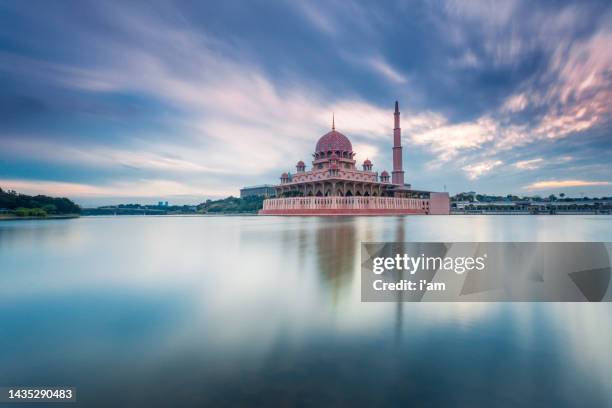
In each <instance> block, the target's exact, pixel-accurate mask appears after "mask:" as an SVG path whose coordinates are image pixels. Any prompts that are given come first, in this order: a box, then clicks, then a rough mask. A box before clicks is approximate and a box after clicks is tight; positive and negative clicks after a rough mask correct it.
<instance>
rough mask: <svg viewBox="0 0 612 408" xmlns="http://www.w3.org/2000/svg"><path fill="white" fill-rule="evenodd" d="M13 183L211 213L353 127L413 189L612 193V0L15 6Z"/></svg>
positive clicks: (5, 132) (1, 1) (5, 155)
mask: <svg viewBox="0 0 612 408" xmlns="http://www.w3.org/2000/svg"><path fill="white" fill-rule="evenodd" d="M0 89H1V92H0V187H2V188H3V189H15V190H18V191H20V192H24V193H29V194H38V193H41V194H50V195H57V196H67V197H69V198H72V199H74V200H75V201H77V202H78V203H80V204H82V205H87V206H89V205H102V204H113V203H126V202H141V203H155V202H157V201H159V200H164V201H166V200H167V201H170V203H171V204H173V203H175V204H184V203H193V204H195V203H199V202H201V201H203V200H204V199H206V198H219V197H226V196H229V195H238V194H239V189H240V187H242V186H246V185H254V184H264V183H271V184H276V183H278V182H279V176H280V174H281V173H282V172H285V171H295V164H296V162H297V161H298V160H304V161H305V162H306V163H307V169H308V168H309V166H310V161H311V160H312V156H311V155H312V153H313V151H314V147H315V144H316V142H317V140H318V139H319V137H320V136H321V135H323V134H324V133H326V132H327V131H329V129H330V125H331V117H332V113H333V114H334V115H335V123H336V129H337V130H338V131H340V132H342V133H344V134H345V135H346V136H347V137H349V139H350V140H351V142H352V144H353V149H354V150H355V151H356V152H357V157H356V159H357V161H358V164H360V163H361V162H362V161H363V160H365V159H366V158H369V159H370V160H371V161H372V162H373V163H374V170H376V171H379V172H381V171H382V170H388V171H390V170H391V167H392V165H391V147H392V128H393V107H394V102H395V101H396V100H397V101H399V104H400V110H401V112H402V116H401V118H402V135H403V145H404V151H403V154H404V170H405V171H406V176H405V178H406V182H407V183H410V184H412V186H413V188H417V189H425V190H433V191H444V190H446V191H449V192H450V193H451V194H454V193H457V192H462V191H477V192H481V193H489V194H500V195H506V194H516V195H520V196H523V195H536V194H539V195H549V194H557V195H558V194H559V193H565V194H566V195H572V196H579V195H584V196H590V197H598V196H604V195H607V196H612V160H610V158H611V157H612V120H611V119H612V106H611V103H610V101H612V3H610V2H609V1H576V2H563V1H546V0H545V1H538V2H532V1H515V0H507V1H503V2H499V1H473V0H462V1H455V0H448V1H442V0H439V1H436V0H433V1H423V2H419V1H385V2H371V1H369V2H360V1H352V0H343V1H329V0H327V1H307V2H306V1H280V0H279V1H267V0H266V1H258V0H255V1H253V0H245V1H233V0H226V1H223V2H198V1H172V2H161V1H159V2H158V1H147V2H145V1H133V2H121V1H103V2H101V1H68V0H65V1H54V0H49V1H27V2H24V1H6V0H0Z"/></svg>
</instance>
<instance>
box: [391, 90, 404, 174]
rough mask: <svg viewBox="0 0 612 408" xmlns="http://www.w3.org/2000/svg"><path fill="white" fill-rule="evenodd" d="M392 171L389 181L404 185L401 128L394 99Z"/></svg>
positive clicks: (397, 105)
mask: <svg viewBox="0 0 612 408" xmlns="http://www.w3.org/2000/svg"><path fill="white" fill-rule="evenodd" d="M393 118H394V128H393V171H392V172H391V182H392V183H393V184H396V185H400V186H403V185H404V166H403V164H402V129H401V128H400V111H399V103H398V102H397V101H395V112H394V113H393Z"/></svg>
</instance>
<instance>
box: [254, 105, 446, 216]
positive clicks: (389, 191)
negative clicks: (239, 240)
mask: <svg viewBox="0 0 612 408" xmlns="http://www.w3.org/2000/svg"><path fill="white" fill-rule="evenodd" d="M393 116H394V127H393V148H392V149H393V150H392V151H393V166H392V171H391V174H389V172H387V171H386V170H383V171H382V172H381V173H380V174H379V173H378V172H377V171H374V164H373V163H372V162H371V161H370V160H369V159H367V158H366V159H365V160H364V161H363V163H361V165H359V167H360V168H358V164H357V160H356V152H354V151H353V146H352V144H351V141H350V140H349V138H348V137H346V136H345V135H344V134H342V133H340V132H339V131H337V130H336V127H335V123H334V120H332V129H331V131H329V132H328V133H326V134H324V135H323V136H321V138H320V139H319V140H318V142H317V144H316V147H315V151H314V153H313V155H312V156H313V160H312V166H311V168H310V169H309V170H307V169H306V165H305V163H304V162H303V161H302V160H300V161H298V162H297V164H296V167H295V170H296V171H295V173H289V172H285V173H283V174H282V175H281V176H280V184H278V185H275V186H274V188H275V189H276V197H277V198H269V199H266V200H264V203H263V209H262V210H261V211H260V214H261V215H403V214H449V211H450V200H449V195H448V193H437V192H431V191H422V190H414V189H412V186H411V185H410V184H406V183H405V182H404V169H403V162H402V131H401V127H400V111H399V104H398V102H397V101H396V102H395V111H394V113H393Z"/></svg>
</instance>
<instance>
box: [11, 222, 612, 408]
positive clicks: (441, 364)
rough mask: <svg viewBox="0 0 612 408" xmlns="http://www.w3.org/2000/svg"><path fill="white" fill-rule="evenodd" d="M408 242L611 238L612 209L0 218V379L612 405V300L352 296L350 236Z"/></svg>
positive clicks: (242, 396) (241, 399)
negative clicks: (581, 212)
mask: <svg viewBox="0 0 612 408" xmlns="http://www.w3.org/2000/svg"><path fill="white" fill-rule="evenodd" d="M402 240H404V241H612V217H609V216H449V217H445V216H431V217H423V216H421V217H356V218H352V217H337V218H334V217H330V218H325V217H323V218H317V217H304V218H301V217H291V218H281V217H108V218H81V219H75V220H57V221H8V222H0V346H1V347H0V386H1V385H70V386H76V387H77V388H78V394H77V395H78V400H79V403H78V404H76V405H80V406H202V405H205V404H207V403H208V404H214V405H235V404H240V403H248V404H258V405H268V404H272V403H282V404H300V405H314V406H320V405H321V404H324V405H330V404H331V405H340V404H342V405H347V404H353V405H355V404H359V405H374V404H376V405H380V404H393V405H399V404H402V405H415V406H448V405H453V406H456V405H466V406H474V405H476V404H482V405H487V406H527V405H532V404H538V405H542V406H580V407H585V406H589V407H590V406H608V407H609V406H612V353H610V345H611V344H612V304H606V303H599V304H586V303H581V304H564V303H548V304H546V303H540V304H531V303H523V304H501V303H499V304H494V303H490V304H481V303H469V304H468V303H463V304H461V303H449V304H445V303H428V304H427V303H425V304H412V303H403V304H402V303H398V304H389V303H361V302H360V281H359V251H360V242H362V241H402ZM38 406H41V405H38ZM70 406H75V404H71V405H70Z"/></svg>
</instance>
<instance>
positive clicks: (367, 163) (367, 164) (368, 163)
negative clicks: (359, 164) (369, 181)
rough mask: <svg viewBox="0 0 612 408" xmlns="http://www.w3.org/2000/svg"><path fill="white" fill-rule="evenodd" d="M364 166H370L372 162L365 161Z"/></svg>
mask: <svg viewBox="0 0 612 408" xmlns="http://www.w3.org/2000/svg"><path fill="white" fill-rule="evenodd" d="M363 164H364V165H366V166H371V165H372V162H371V161H370V159H365V161H364V162H363Z"/></svg>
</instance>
